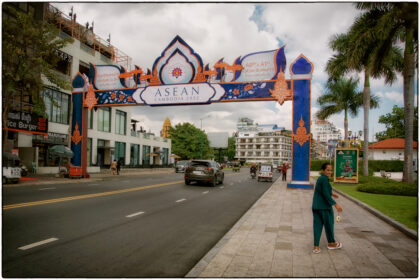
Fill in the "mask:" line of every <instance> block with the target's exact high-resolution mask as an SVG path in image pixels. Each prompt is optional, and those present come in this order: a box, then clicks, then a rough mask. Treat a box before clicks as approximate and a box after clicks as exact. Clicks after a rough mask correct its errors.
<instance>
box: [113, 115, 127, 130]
mask: <svg viewBox="0 0 420 280" xmlns="http://www.w3.org/2000/svg"><path fill="white" fill-rule="evenodd" d="M126 123H127V113H126V112H123V111H119V110H117V112H116V114H115V133H116V134H122V135H125V130H126Z"/></svg>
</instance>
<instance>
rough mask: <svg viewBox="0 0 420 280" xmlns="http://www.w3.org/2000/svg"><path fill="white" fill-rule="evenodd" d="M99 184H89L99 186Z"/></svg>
mask: <svg viewBox="0 0 420 280" xmlns="http://www.w3.org/2000/svg"><path fill="white" fill-rule="evenodd" d="M98 185H99V184H89V186H98Z"/></svg>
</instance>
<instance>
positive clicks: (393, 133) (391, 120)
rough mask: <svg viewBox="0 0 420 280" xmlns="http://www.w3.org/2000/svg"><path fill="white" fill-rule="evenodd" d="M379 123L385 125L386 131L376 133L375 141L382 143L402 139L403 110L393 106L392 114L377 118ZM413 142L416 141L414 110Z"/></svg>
mask: <svg viewBox="0 0 420 280" xmlns="http://www.w3.org/2000/svg"><path fill="white" fill-rule="evenodd" d="M379 123H382V124H384V125H385V127H386V130H385V131H382V132H378V133H376V139H377V140H378V141H382V140H385V139H388V138H404V137H405V125H404V108H403V107H398V106H397V105H395V106H394V107H393V108H392V113H388V114H386V115H382V116H380V117H379ZM413 140H414V141H418V112H417V108H415V109H414V133H413Z"/></svg>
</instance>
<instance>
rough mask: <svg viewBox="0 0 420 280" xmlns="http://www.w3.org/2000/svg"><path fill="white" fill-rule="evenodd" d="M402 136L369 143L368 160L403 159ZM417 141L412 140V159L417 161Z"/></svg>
mask: <svg viewBox="0 0 420 280" xmlns="http://www.w3.org/2000/svg"><path fill="white" fill-rule="evenodd" d="M404 147H405V139H404V138H388V139H385V140H382V141H379V142H376V143H373V144H371V145H369V159H370V160H404ZM417 151H418V147H417V142H416V141H414V142H413V160H414V161H415V162H417Z"/></svg>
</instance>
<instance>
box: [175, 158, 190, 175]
mask: <svg viewBox="0 0 420 280" xmlns="http://www.w3.org/2000/svg"><path fill="white" fill-rule="evenodd" d="M189 164H190V161H189V160H180V161H178V162H177V163H176V165H175V173H178V172H182V173H184V171H185V167H186V166H188V165H189Z"/></svg>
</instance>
